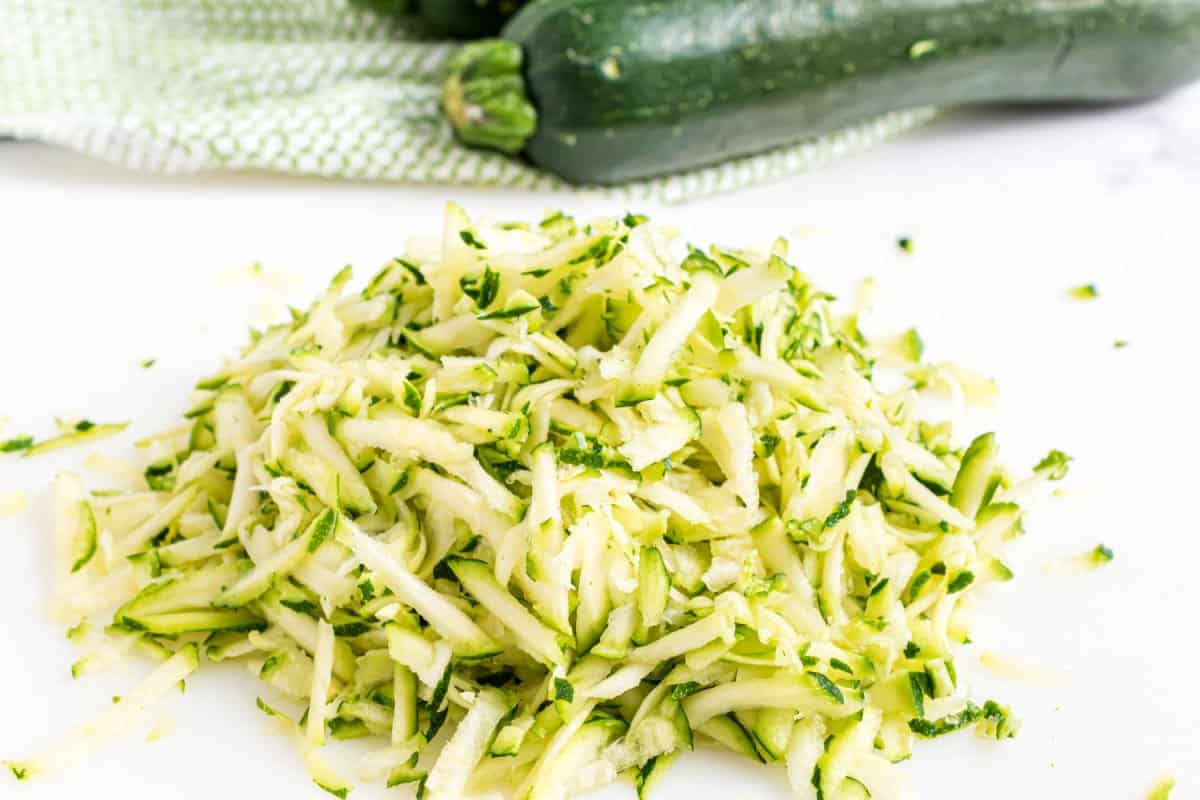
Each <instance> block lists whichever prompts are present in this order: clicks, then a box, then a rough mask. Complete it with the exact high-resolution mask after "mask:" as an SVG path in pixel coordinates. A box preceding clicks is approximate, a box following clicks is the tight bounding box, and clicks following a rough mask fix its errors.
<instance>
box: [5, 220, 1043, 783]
mask: <svg viewBox="0 0 1200 800" xmlns="http://www.w3.org/2000/svg"><path fill="white" fill-rule="evenodd" d="M677 245H678V243H677V242H673V234H671V233H670V232H669V231H668V230H667V229H665V228H662V227H659V226H656V225H653V224H651V223H649V222H648V221H647V220H646V219H645V218H644V217H640V216H636V217H635V216H632V215H628V216H626V217H625V218H624V219H600V220H595V221H592V222H590V223H587V224H583V223H579V222H576V221H575V220H573V219H571V218H569V217H566V216H565V215H562V214H555V215H552V216H550V217H547V218H546V219H544V220H542V221H541V223H540V224H534V225H522V224H517V223H510V224H505V225H488V224H483V223H472V221H471V220H469V219H468V218H467V216H466V214H465V213H464V212H463V211H462V210H461V209H459V208H458V207H457V206H454V205H451V206H449V207H448V209H447V214H446V220H445V229H444V232H443V234H442V236H441V237H438V238H432V239H417V240H414V241H413V242H411V243H410V244H409V246H408V248H407V251H406V252H405V253H404V255H403V257H402V258H397V259H394V260H393V261H391V262H389V263H387V264H385V265H383V267H382V269H381V270H380V271H379V272H378V273H377V274H376V275H375V276H374V277H373V278H371V279H370V281H369V282H368V283H367V284H366V288H365V289H363V290H361V291H348V290H347V284H348V282H349V280H350V273H349V272H348V271H347V270H343V271H342V272H340V273H339V274H338V275H337V276H336V277H335V278H334V280H333V281H332V282H331V284H330V286H329V288H328V289H327V290H325V291H324V292H323V293H322V294H320V295H319V296H318V297H317V298H316V300H315V301H314V302H313V303H312V305H311V306H310V307H309V308H308V309H306V310H303V311H294V312H293V314H292V319H291V320H290V321H289V322H287V323H286V324H278V325H274V326H272V327H269V328H267V329H265V330H263V331H261V332H259V333H256V334H255V335H254V336H252V337H251V340H250V342H249V343H248V344H247V345H246V346H245V348H244V349H243V350H242V351H241V352H240V353H238V354H236V355H234V356H233V357H231V358H229V359H228V360H227V361H226V363H225V365H224V366H223V367H222V369H221V370H220V371H219V372H218V373H217V374H216V375H214V376H212V377H210V378H208V379H206V380H204V381H201V382H200V383H199V384H197V387H196V390H195V394H194V397H193V398H192V402H191V403H190V406H189V410H188V411H187V413H186V414H185V415H184V420H183V424H182V425H181V426H180V427H178V428H175V429H172V430H170V431H167V432H165V433H163V434H161V435H159V436H153V437H149V438H148V439H145V440H143V441H142V442H140V443H139V448H140V450H141V451H142V458H143V461H142V463H141V464H140V465H138V466H137V468H136V469H133V470H130V472H132V473H133V480H132V483H134V484H136V485H131V486H130V487H129V490H128V491H120V492H109V491H106V492H87V491H86V490H85V488H84V486H83V483H82V481H81V480H80V479H79V478H77V477H75V476H74V475H70V474H63V475H60V476H59V477H58V478H57V479H56V481H55V485H54V511H55V513H54V529H53V532H52V536H51V540H52V542H53V546H54V550H55V564H56V567H55V570H54V588H53V609H54V611H55V613H56V615H57V616H58V618H59V619H61V621H62V622H63V623H64V624H66V625H70V626H73V627H72V634H71V638H72V641H74V642H75V643H76V644H77V645H79V646H80V647H81V648H82V649H83V650H84V654H83V656H82V657H81V659H80V660H79V662H77V665H76V669H75V670H74V672H76V673H77V674H80V675H82V674H88V673H90V672H93V671H96V670H99V669H102V668H105V667H106V666H108V665H110V664H112V663H114V662H115V661H117V660H118V659H119V658H120V657H121V656H122V655H123V654H124V653H126V652H128V651H132V650H133V649H138V650H144V651H146V652H148V653H150V654H152V655H153V656H154V657H155V658H156V659H158V660H159V662H160V665H159V666H158V667H157V668H156V670H155V671H154V672H153V673H152V674H151V675H150V677H149V678H148V679H147V681H146V682H145V683H144V684H143V685H142V686H141V687H139V688H137V689H135V690H134V691H133V692H131V693H129V694H127V695H125V696H124V699H122V700H121V701H120V702H118V703H117V704H115V705H114V706H112V707H111V708H110V709H108V710H106V711H104V712H103V713H102V714H101V715H100V717H99V718H98V719H97V720H96V721H95V722H93V723H91V724H89V725H87V726H84V728H81V729H80V730H79V731H77V732H75V733H73V734H70V735H68V737H67V738H66V739H65V740H63V741H62V742H60V743H59V744H58V745H57V746H55V747H52V748H50V749H49V750H47V751H44V752H43V754H42V755H39V756H37V757H35V758H33V759H30V760H28V761H24V762H17V763H15V764H14V765H12V768H13V771H14V773H16V774H18V776H19V777H27V776H31V775H35V774H37V773H39V772H44V771H46V770H47V769H50V768H52V767H54V766H57V765H59V764H60V763H65V761H66V760H67V759H66V756H75V755H78V754H80V753H81V751H82V750H83V749H85V745H86V747H88V748H90V747H91V746H92V745H94V744H96V743H97V741H96V740H97V739H98V738H99V737H100V736H102V735H109V734H115V733H119V732H120V731H122V730H124V729H125V727H126V725H127V723H128V722H129V721H130V719H131V718H132V716H133V715H134V714H136V713H140V712H141V711H142V710H143V709H144V708H145V707H146V706H147V705H148V704H150V703H151V702H153V701H154V700H156V699H157V698H159V697H161V696H162V695H163V694H164V693H165V691H166V690H167V689H169V688H172V687H174V686H175V685H176V684H177V683H179V682H180V681H181V680H182V679H183V678H185V677H186V676H187V675H188V674H190V672H192V671H193V670H194V669H195V668H196V666H197V665H198V664H199V660H198V656H199V654H200V653H203V655H204V656H206V657H207V659H208V660H210V661H226V660H236V661H242V662H245V663H246V664H247V665H248V666H249V668H250V669H251V670H252V671H253V672H254V673H256V674H257V675H258V676H259V678H260V679H261V680H262V681H263V682H265V683H267V684H269V685H270V686H272V687H273V688H274V690H275V692H276V693H277V695H278V696H279V697H281V698H283V699H282V700H280V701H279V710H277V709H276V707H274V706H272V705H267V704H266V703H265V702H263V701H262V700H259V701H258V705H259V707H260V708H261V709H262V710H263V711H264V713H266V714H267V715H269V716H270V717H271V718H272V719H273V720H274V721H275V722H276V723H277V725H278V726H279V727H280V728H281V729H283V730H285V731H287V735H288V736H289V737H290V738H291V739H292V740H294V742H295V744H296V747H297V749H298V751H299V754H300V757H301V760H302V761H303V763H304V765H305V768H306V769H307V770H308V772H309V775H310V776H311V778H312V780H313V781H314V782H315V783H316V784H317V785H318V786H320V787H321V788H322V789H324V790H326V791H328V792H330V793H332V794H334V795H336V796H338V797H344V796H345V794H346V792H348V791H349V790H350V786H351V784H350V782H349V781H348V780H347V778H345V777H343V775H344V774H345V771H344V769H343V768H341V767H339V766H337V765H335V764H334V763H333V762H332V760H328V761H327V760H326V753H327V751H326V750H325V749H324V748H323V745H324V744H325V742H326V741H327V739H329V738H338V739H344V738H361V739H363V740H365V741H369V742H372V743H373V744H372V749H371V750H370V751H369V752H368V753H367V754H366V755H365V756H364V757H363V761H362V763H361V764H360V770H359V771H360V773H361V775H362V776H363V779H364V780H369V781H378V782H380V783H386V784H387V785H389V786H394V785H399V784H403V783H413V784H417V785H418V787H419V796H423V797H425V798H427V799H428V800H457V799H458V798H459V797H461V796H463V795H464V794H474V793H478V792H486V791H499V792H501V793H506V794H508V795H509V796H512V797H517V798H521V800H549V799H550V798H555V799H556V800H562V799H563V798H566V797H569V796H572V795H574V794H577V793H580V792H584V791H586V790H588V789H591V788H593V787H596V786H600V785H603V784H606V783H609V782H611V781H612V780H614V779H615V778H616V777H617V776H618V775H620V774H623V773H628V774H632V775H635V776H636V782H637V787H638V791H639V795H642V796H644V795H645V793H646V792H647V791H648V790H649V787H650V786H651V785H652V784H653V783H654V782H655V781H656V780H657V779H658V777H659V776H660V775H661V774H662V773H663V771H664V770H665V768H666V767H667V766H668V765H669V764H670V763H672V761H673V760H674V758H675V756H676V755H678V754H681V753H684V752H686V751H689V750H691V749H692V748H693V747H694V746H695V744H696V742H697V741H698V740H699V739H701V738H703V739H705V740H709V741H712V742H715V743H717V744H719V745H721V746H724V747H726V748H729V749H731V750H733V751H734V752H737V753H741V754H743V755H745V756H746V757H747V758H749V759H751V760H754V761H763V762H766V761H778V762H783V763H784V764H786V766H787V771H788V775H789V779H790V781H791V782H792V784H793V786H794V787H795V791H796V794H797V796H799V797H826V798H846V797H868V796H873V795H878V796H898V795H897V794H896V792H898V791H899V789H897V788H896V787H900V786H902V785H903V776H902V775H901V773H900V772H899V771H898V769H897V768H896V767H895V766H894V764H895V763H896V762H899V761H902V760H904V759H906V758H908V757H909V755H910V753H911V746H912V740H913V737H914V735H916V736H940V735H942V734H945V733H949V732H951V731H953V730H958V729H960V728H964V727H974V728H976V729H977V730H979V731H980V732H981V733H983V734H984V735H986V736H988V737H991V738H997V739H1004V738H1008V737H1009V736H1012V735H1013V734H1014V733H1015V732H1016V727H1017V723H1016V721H1015V719H1014V718H1013V717H1012V715H1011V713H1010V712H1009V710H1008V709H1007V708H1006V707H1005V706H1002V705H1000V704H998V703H995V702H990V701H989V702H987V703H985V704H984V705H982V706H977V705H975V704H974V703H973V702H972V700H971V697H970V693H969V689H968V686H967V681H966V678H965V676H964V675H963V673H962V669H961V666H960V665H959V663H958V661H956V654H957V653H958V649H959V645H961V644H963V643H965V642H967V641H969V633H970V621H971V618H972V608H973V605H974V602H975V597H976V592H977V590H978V589H979V588H980V587H982V586H984V585H987V584H989V583H992V582H996V581H1002V580H1008V579H1010V578H1011V577H1012V572H1011V571H1010V570H1009V569H1008V568H1007V567H1006V566H1004V563H1003V560H1002V557H1003V554H1004V551H1005V549H1006V547H1007V544H1008V542H1009V541H1010V540H1012V539H1013V538H1014V537H1016V536H1017V535H1018V534H1019V533H1020V531H1021V518H1022V509H1021V507H1020V506H1019V505H1018V503H1017V497H1018V495H1021V494H1023V493H1026V492H1027V490H1028V489H1029V488H1030V487H1031V486H1032V485H1034V484H1037V483H1041V482H1044V481H1046V480H1051V479H1057V478H1059V477H1061V474H1060V473H1062V472H1064V471H1065V464H1066V462H1065V457H1064V456H1062V455H1061V454H1058V455H1057V456H1054V457H1052V458H1050V459H1049V460H1048V461H1045V462H1043V463H1042V464H1039V465H1038V469H1037V470H1036V471H1035V472H1034V474H1033V475H1032V476H1030V477H1028V478H1025V479H1024V480H1022V481H1020V482H1017V481H1015V480H1014V479H1013V477H1012V476H1010V475H1009V474H1007V473H1006V472H1005V471H1004V470H1003V468H1002V467H1001V466H1000V460H999V451H998V447H997V444H996V438H995V437H994V436H993V435H992V434H983V435H980V436H976V437H974V439H973V440H969V441H967V440H964V441H961V442H959V441H958V440H957V439H956V437H955V436H954V435H953V430H952V428H951V425H950V423H949V422H948V421H930V420H923V419H920V418H918V416H917V415H916V412H915V410H914V409H915V407H916V406H917V403H916V402H914V400H915V399H916V397H917V396H919V395H920V393H921V392H922V391H925V390H930V391H937V390H938V388H939V387H938V386H935V385H932V384H937V383H938V381H939V380H941V381H943V382H945V381H950V382H952V383H953V384H954V385H955V386H957V387H958V389H957V390H958V391H959V392H968V393H969V391H971V390H972V389H971V387H972V386H973V385H974V384H973V383H972V382H973V381H974V379H973V378H971V377H970V375H972V374H971V373H967V372H965V371H963V370H961V369H960V368H949V367H946V366H944V365H938V366H934V367H929V366H928V365H922V364H921V363H920V358H921V355H922V352H921V351H922V347H921V344H920V339H919V338H918V337H917V336H916V334H915V331H910V332H909V333H908V334H905V335H904V337H902V339H903V342H904V344H903V352H902V355H903V357H902V358H901V359H899V360H900V361H901V362H903V363H902V368H912V369H914V370H922V369H924V370H926V372H925V373H923V374H924V375H925V376H926V378H927V380H925V381H924V383H922V382H920V381H918V382H916V383H909V384H903V385H900V388H899V389H896V390H892V389H884V388H882V386H883V385H884V382H883V381H880V382H878V383H877V382H876V373H877V372H879V373H882V372H883V371H884V366H885V365H883V364H882V363H880V364H877V363H876V359H875V357H874V356H872V355H871V354H872V353H874V352H876V351H875V350H874V349H873V348H872V346H871V343H870V342H868V341H867V340H866V338H865V337H864V336H863V335H862V334H861V333H860V332H859V330H858V327H857V319H856V315H855V314H854V313H853V312H849V313H847V312H845V311H841V310H839V309H838V308H837V307H836V306H835V305H834V300H833V298H832V297H831V296H830V295H828V294H827V293H824V292H822V291H820V290H819V289H818V288H816V287H815V286H813V285H812V284H811V283H810V281H809V280H808V278H807V277H806V276H805V275H804V273H803V272H801V271H800V270H799V269H797V268H796V267H794V266H792V265H790V264H789V263H788V262H787V260H786V259H787V246H786V243H784V242H783V241H780V242H777V243H775V244H774V245H773V246H772V247H771V248H769V249H768V250H766V251H749V250H747V251H742V250H726V249H721V248H716V247H714V248H710V249H708V250H704V251H701V250H697V249H692V250H690V251H684V250H683V248H680V247H678V246H677ZM947 376H948V377H947ZM893 385H897V384H896V382H893ZM989 385H990V383H989ZM975 388H976V389H977V388H978V387H975ZM101 427H102V426H95V427H94V428H91V429H89V430H87V431H78V430H76V431H74V432H69V433H67V434H65V435H66V436H78V435H81V434H87V433H91V432H92V431H95V430H98V429H100V428H101ZM45 444H48V443H44V444H43V446H45ZM35 447H36V446H35ZM1056 452H1057V451H1056ZM1017 490H1019V492H1018V491H1017ZM107 615H111V623H110V625H109V626H108V627H107V628H105V627H97V626H95V625H92V624H88V623H85V622H84V620H98V619H103V618H105V617H106V616H107ZM443 729H444V730H445V731H446V732H447V733H448V734H449V735H448V739H447V741H446V744H445V745H444V746H443V747H442V749H441V752H440V755H435V754H434V753H433V752H432V751H431V749H430V748H429V747H428V746H427V744H428V742H430V741H432V740H433V739H434V738H435V737H436V736H438V734H439V732H440V731H443ZM443 738H445V737H443ZM685 762H686V760H685Z"/></svg>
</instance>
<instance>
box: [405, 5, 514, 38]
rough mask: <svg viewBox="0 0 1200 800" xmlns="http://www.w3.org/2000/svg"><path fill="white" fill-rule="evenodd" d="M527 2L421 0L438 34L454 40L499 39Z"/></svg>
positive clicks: (426, 18)
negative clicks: (508, 22)
mask: <svg viewBox="0 0 1200 800" xmlns="http://www.w3.org/2000/svg"><path fill="white" fill-rule="evenodd" d="M523 3H524V0H417V6H418V8H419V9H420V12H421V16H422V17H423V18H424V19H425V21H426V22H428V23H429V25H430V27H431V28H433V30H434V32H435V33H438V34H441V35H442V36H449V37H451V38H454V39H482V38H483V37H485V36H495V35H496V34H497V33H499V32H500V29H501V28H503V27H504V23H505V22H507V21H508V18H509V17H511V16H512V15H513V14H515V13H516V12H517V9H519V8H520V7H521V6H522V4H523Z"/></svg>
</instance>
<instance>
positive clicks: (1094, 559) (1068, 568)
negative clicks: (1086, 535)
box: [1043, 544, 1116, 575]
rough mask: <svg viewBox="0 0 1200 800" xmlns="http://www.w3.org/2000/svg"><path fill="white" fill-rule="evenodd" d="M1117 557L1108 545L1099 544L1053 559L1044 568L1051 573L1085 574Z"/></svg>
mask: <svg viewBox="0 0 1200 800" xmlns="http://www.w3.org/2000/svg"><path fill="white" fill-rule="evenodd" d="M1114 558H1116V556H1115V554H1114V553H1113V551H1112V550H1111V549H1110V548H1109V547H1108V546H1106V545H1103V544H1098V545H1096V546H1095V547H1093V548H1092V549H1091V550H1088V551H1087V552H1086V553H1080V554H1079V555H1076V556H1067V557H1066V558H1060V559H1058V560H1057V561H1051V562H1050V563H1049V564H1047V565H1046V567H1045V569H1044V570H1043V571H1044V572H1046V573H1047V574H1049V575H1084V574H1087V573H1089V572H1095V571H1096V570H1098V569H1100V568H1101V567H1103V566H1105V565H1107V564H1108V563H1109V562H1111V561H1112V560H1113V559H1114Z"/></svg>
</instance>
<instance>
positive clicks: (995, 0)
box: [502, 0, 1200, 184]
mask: <svg viewBox="0 0 1200 800" xmlns="http://www.w3.org/2000/svg"><path fill="white" fill-rule="evenodd" d="M502 36H503V37H504V38H505V39H508V40H510V41H512V42H515V43H516V44H518V45H519V46H520V47H521V49H522V51H523V54H524V78H525V82H526V90H527V92H528V98H529V100H531V101H532V103H533V105H534V106H535V107H536V109H537V112H538V126H537V130H536V132H535V133H534V135H533V136H532V137H531V138H530V139H529V140H528V142H527V143H526V146H525V153H526V155H527V156H528V157H529V159H530V160H531V161H533V162H534V163H535V164H537V165H538V166H540V167H542V168H544V169H548V170H550V171H551V172H554V173H556V174H558V175H560V176H561V177H563V178H566V179H567V180H569V181H571V182H575V183H593V184H613V183H620V182H623V181H628V180H635V179H639V178H646V177H651V176H655V175H661V174H664V173H669V172H676V171H679V170H685V169H690V168H694V167H699V166H702V165H705V164H711V163H714V162H718V161H723V160H726V159H729V158H734V157H737V156H743V155H747V154H750V153H755V152H758V151H762V150H765V149H768V148H772V147H777V146H781V145H786V144H790V143H794V142H798V141H802V140H805V139H810V138H813V137H816V136H819V135H821V134H824V133H828V132H830V131H833V130H837V129H839V128H844V127H846V126H849V125H852V124H855V123H859V122H862V121H864V120H867V119H870V118H872V117H875V116H878V115H880V114H883V113H886V112H889V111H895V110H900V109H907V108H914V107H920V106H926V105H943V106H945V105H962V104H971V103H994V102H1113V101H1128V100H1139V99H1144V98H1149V97H1153V96H1155V95H1159V94H1162V93H1164V92H1166V91H1169V90H1171V89H1173V88H1175V87H1177V86H1180V85H1183V84H1184V83H1187V82H1189V81H1191V80H1193V79H1195V78H1197V77H1200V0H1107V2H1105V1H1104V0H1101V2H1099V3H1081V2H1079V0H1038V1H1037V2H1035V0H860V1H859V2H855V3H844V2H834V0H539V2H536V3H534V4H532V5H530V6H528V7H526V8H525V9H524V10H523V11H522V12H521V13H519V14H518V15H517V16H516V17H514V18H513V19H512V20H511V21H510V22H509V24H508V25H507V27H506V28H505V30H504V32H503V34H502Z"/></svg>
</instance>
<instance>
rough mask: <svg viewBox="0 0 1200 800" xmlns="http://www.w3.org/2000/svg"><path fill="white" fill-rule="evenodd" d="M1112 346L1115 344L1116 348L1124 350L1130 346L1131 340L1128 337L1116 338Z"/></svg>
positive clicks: (1114, 347)
mask: <svg viewBox="0 0 1200 800" xmlns="http://www.w3.org/2000/svg"><path fill="white" fill-rule="evenodd" d="M1112 346H1113V349H1114V350H1124V349H1125V348H1126V347H1129V340H1128V339H1115V340H1113V344H1112Z"/></svg>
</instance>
